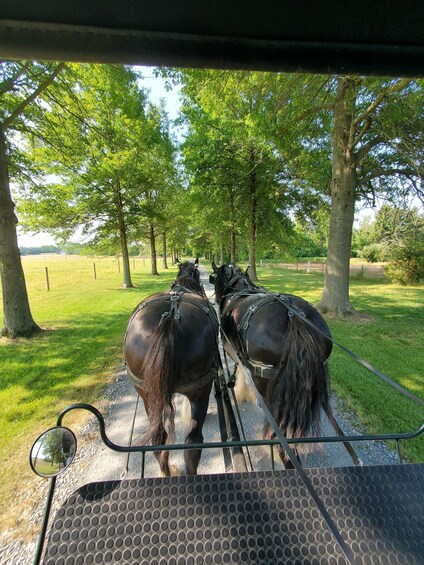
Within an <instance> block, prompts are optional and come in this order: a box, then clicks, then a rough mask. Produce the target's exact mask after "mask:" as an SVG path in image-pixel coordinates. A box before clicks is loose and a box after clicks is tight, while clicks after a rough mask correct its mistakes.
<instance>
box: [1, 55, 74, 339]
mask: <svg viewBox="0 0 424 565" xmlns="http://www.w3.org/2000/svg"><path fill="white" fill-rule="evenodd" d="M63 67H64V65H63V64H59V65H53V64H43V63H30V62H15V63H11V62H3V63H1V66H0V96H1V108H0V115H1V118H0V274H1V282H2V293H3V309H4V321H3V327H2V329H1V331H0V334H1V335H4V336H7V337H11V338H15V337H18V336H23V337H30V336H31V335H33V334H34V333H37V332H39V331H41V328H40V327H39V326H38V325H37V324H36V323H35V321H34V319H33V317H32V314H31V310H30V305H29V300H28V293H27V289H26V283H25V276H24V272H23V269H22V263H21V258H20V253H19V248H18V241H17V234H16V226H17V223H18V220H17V217H16V215H15V212H14V208H15V205H14V202H13V200H12V196H11V191H10V180H11V178H14V179H17V177H19V175H20V174H21V175H25V174H26V171H25V168H22V167H21V166H20V164H21V163H20V157H21V152H20V149H19V145H18V140H19V139H20V137H19V136H20V134H22V132H24V131H34V127H36V126H37V123H38V122H37V112H34V110H35V109H36V106H37V104H38V105H41V104H42V100H43V97H44V95H45V93H46V91H47V90H48V89H49V88H50V87H51V85H52V83H53V82H54V80H55V78H56V77H57V76H58V74H59V73H60V72H61V71H62V69H63Z"/></svg>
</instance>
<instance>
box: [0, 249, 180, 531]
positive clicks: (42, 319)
mask: <svg viewBox="0 0 424 565" xmlns="http://www.w3.org/2000/svg"><path fill="white" fill-rule="evenodd" d="M93 262H95V263H96V275H97V278H96V280H95V279H94V268H93ZM23 266H24V270H25V276H26V281H27V287H28V293H29V299H30V304H31V311H32V314H33V316H34V319H35V320H36V322H37V323H38V324H39V325H40V326H41V327H42V328H44V329H46V330H47V331H44V332H43V333H41V334H40V335H39V336H37V337H35V338H33V339H16V340H8V339H5V338H2V339H0V374H1V379H0V430H1V432H0V461H1V476H2V481H1V483H0V516H1V518H0V528H1V527H3V528H4V527H5V526H7V525H8V524H9V525H10V524H13V523H14V521H15V519H16V516H15V515H14V514H15V513H14V511H13V509H14V508H15V509H16V512H18V511H19V508H18V507H17V506H16V501H13V503H12V498H14V496H15V494H16V492H20V490H19V489H21V491H22V488H24V487H23V486H22V485H25V481H26V480H27V479H28V478H29V477H30V476H31V474H32V471H31V470H30V467H29V450H30V447H31V445H32V442H33V441H34V440H35V439H36V437H37V436H38V434H39V433H41V432H42V431H43V430H44V429H46V428H48V427H51V426H53V425H55V423H56V418H57V416H58V415H59V412H60V411H61V410H62V409H63V408H65V407H66V406H67V405H69V404H72V403H74V402H88V403H90V402H94V403H95V401H96V397H97V396H98V393H99V391H100V389H101V388H102V387H103V386H104V385H105V384H106V383H107V382H110V380H111V379H112V377H113V374H114V372H115V371H116V369H117V367H120V366H121V365H122V346H123V337H124V333H125V329H126V326H127V323H128V319H129V317H130V314H131V312H132V310H133V309H134V308H135V306H136V305H137V304H138V303H139V302H140V301H141V300H142V299H143V298H144V297H145V296H148V295H150V294H153V293H154V292H157V291H160V290H166V289H168V288H169V287H170V284H171V281H172V280H174V278H175V275H176V268H175V267H170V268H169V271H164V270H163V269H162V270H161V269H160V267H159V270H161V273H162V274H161V276H159V277H152V276H151V275H150V274H149V270H150V263H149V262H148V261H146V265H143V260H142V259H138V258H136V259H135V270H134V272H133V284H135V285H136V288H134V289H127V290H124V289H122V288H121V285H122V273H119V272H118V264H117V260H116V259H115V258H112V257H108V258H100V259H99V258H84V257H76V256H69V257H66V256H56V255H51V256H50V255H46V256H45V259H44V258H43V257H40V256H38V257H23ZM131 266H133V263H132V260H131ZM45 267H47V268H48V273H49V281H50V291H47V289H46V280H45ZM120 267H121V271H122V264H121V265H120ZM0 315H2V312H0ZM81 417H83V416H82V413H81V412H79V411H78V413H77V414H76V415H75V416H74V415H69V417H67V418H66V422H65V425H70V423H71V422H72V418H81ZM17 469H19V471H18V472H17ZM37 480H39V479H37ZM6 509H7V512H6ZM5 520H7V521H8V522H7V524H6V523H5Z"/></svg>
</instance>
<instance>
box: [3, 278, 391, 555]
mask: <svg viewBox="0 0 424 565" xmlns="http://www.w3.org/2000/svg"><path fill="white" fill-rule="evenodd" d="M201 274H202V283H203V284H204V286H205V289H206V290H207V292H208V293H209V294H210V295H211V294H212V292H213V289H212V288H211V285H209V282H208V280H207V273H206V271H205V270H204V269H202V268H201ZM182 405H183V397H181V396H180V395H177V396H176V409H177V418H176V428H177V438H176V442H177V443H183V441H184V435H185V433H186V430H187V424H186V423H185V422H184V421H183V417H182ZM97 406H98V407H101V411H102V413H103V414H104V417H105V421H106V432H107V434H108V436H109V438H110V439H111V440H112V441H113V442H115V443H117V444H120V445H129V443H130V430H131V425H132V422H133V418H134V413H135V410H136V407H137V411H136V419H135V427H134V437H133V443H135V444H136V443H137V438H140V437H141V436H142V434H143V432H144V431H145V429H146V428H147V419H146V414H145V411H144V406H143V405H142V402H137V395H136V393H135V390H134V388H133V386H132V384H131V383H130V382H129V381H128V379H127V377H126V375H125V369H124V367H123V366H122V367H120V368H118V369H117V372H116V375H115V378H114V381H113V382H112V383H111V384H110V385H108V386H107V387H106V388H105V390H104V391H103V394H102V396H101V398H99V400H98V403H97ZM332 406H333V410H334V412H335V416H336V419H337V421H338V422H339V425H340V427H341V428H342V429H343V431H344V432H345V434H347V435H355V434H360V433H366V431H367V430H365V429H364V428H363V427H362V426H361V425H360V424H359V423H358V421H357V418H356V416H355V414H354V413H352V412H349V411H346V410H345V409H344V408H343V406H342V403H341V402H340V401H339V400H338V399H337V398H335V397H334V396H333V397H332ZM240 412H241V414H242V419H243V422H244V425H245V433H246V437H247V438H249V439H258V438H259V437H260V430H261V427H262V421H263V415H262V413H261V410H260V408H259V407H258V406H256V405H255V404H252V403H247V402H246V403H242V404H241V405H240ZM64 425H65V426H66V417H65V421H64ZM74 431H75V432H76V435H77V440H78V454H77V458H76V461H75V462H74V463H73V465H72V466H71V467H70V468H69V469H68V470H67V471H66V472H65V473H64V474H63V475H61V476H60V477H58V488H57V491H56V492H57V496H56V499H55V506H54V510H53V514H54V513H55V512H56V511H57V509H58V508H59V507H60V505H61V504H62V502H63V501H64V500H65V499H66V498H67V497H68V496H69V495H70V494H71V493H72V492H74V491H75V490H76V489H77V488H79V487H80V486H81V485H83V484H85V483H87V482H93V481H100V480H108V479H117V478H118V479H119V478H123V476H125V477H126V478H133V477H134V478H137V477H139V476H140V469H141V457H140V456H138V455H137V454H134V455H131V457H130V459H129V462H128V465H127V457H126V455H125V454H119V453H115V452H111V451H110V450H109V449H108V448H106V447H105V446H104V445H103V443H102V442H101V440H100V438H99V434H98V426H97V420H96V419H95V418H94V416H90V418H89V420H88V421H87V423H86V424H85V425H84V426H82V427H81V429H78V430H75V429H74ZM324 434H325V435H335V434H334V431H332V429H331V428H329V427H328V426H327V425H326V426H325V429H324ZM204 438H205V442H211V441H219V440H220V438H219V426H218V422H217V408H216V402H215V398H214V396H213V394H211V399H210V406H209V410H208V415H207V417H206V421H205V426H204ZM355 449H356V452H357V454H358V456H359V458H360V459H361V461H362V463H363V464H365V465H377V464H378V465H379V464H396V463H398V459H397V455H396V453H395V452H393V451H390V450H388V449H387V447H386V446H385V445H384V444H383V443H381V442H367V444H365V443H359V444H357V445H355ZM250 457H251V459H252V463H253V467H254V469H255V470H265V469H269V468H270V458H269V452H266V451H264V449H263V448H256V449H253V450H251V451H250ZM171 460H172V462H173V464H174V465H176V466H177V467H178V468H179V469H180V470H182V469H183V467H184V465H183V457H182V454H178V453H173V454H172V455H171ZM351 464H352V461H351V459H350V456H348V455H347V453H346V450H345V449H344V448H343V447H342V445H341V444H340V445H339V444H329V445H328V446H326V447H325V448H323V449H322V450H319V451H318V452H316V453H313V454H311V455H309V456H308V457H307V458H306V459H305V460H304V466H307V467H315V466H332V467H338V466H345V465H351ZM126 467H128V469H127V471H125V470H126ZM276 468H282V466H281V464H280V463H279V462H278V461H277V460H276ZM224 471H225V469H224V462H223V458H222V451H221V450H212V449H204V450H203V454H202V459H201V462H200V465H199V470H198V472H199V474H204V473H211V472H213V473H221V472H224ZM158 475H159V467H158V465H157V463H156V460H155V458H154V457H153V456H152V455H151V454H149V455H148V456H147V457H146V468H145V476H147V477H149V476H150V477H152V476H158ZM46 492H47V481H45V480H42V479H38V477H35V479H34V482H33V483H32V484H31V485H29V492H26V493H23V495H22V496H25V497H27V499H28V500H30V501H31V502H30V503H28V513H27V516H23V517H22V524H25V523H26V524H41V517H42V514H43V510H44V500H45V494H46ZM36 543H37V540H36V539H34V540H33V541H31V542H30V543H23V542H22V541H21V540H20V532H19V531H6V532H2V533H1V534H0V563H2V564H3V563H5V564H6V563H7V564H11V565H29V564H30V563H32V559H33V555H34V553H35V548H36Z"/></svg>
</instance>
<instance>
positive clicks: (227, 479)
mask: <svg viewBox="0 0 424 565" xmlns="http://www.w3.org/2000/svg"><path fill="white" fill-rule="evenodd" d="M305 471H306V473H307V475H308V476H309V478H310V479H311V481H312V484H313V486H314V488H315V489H316V491H317V492H318V494H319V496H320V498H321V500H322V501H323V502H324V504H325V506H326V508H327V510H328V511H329V513H330V515H331V517H332V519H333V520H334V522H335V523H336V525H337V527H338V529H339V530H340V532H341V533H342V535H343V538H344V539H345V541H346V542H347V544H348V545H349V546H350V548H351V549H352V551H353V553H354V555H355V558H356V559H357V561H358V563H365V564H368V563H369V564H378V565H380V564H396V565H397V564H405V565H415V564H417V565H421V564H423V563H424V489H423V485H424V464H422V465H421V464H420V465H395V466H375V467H344V468H337V469H307V470H305ZM345 562H346V560H345V558H344V556H343V553H342V551H341V549H340V547H339V546H338V544H337V541H336V540H335V539H334V537H333V535H332V533H331V531H330V530H329V528H328V527H327V525H326V523H325V522H324V520H323V518H322V517H321V515H320V513H319V511H318V509H317V507H316V505H315V503H314V502H313V500H312V498H311V497H310V495H309V493H308V492H307V490H306V488H305V487H304V485H303V483H302V481H301V479H300V478H299V477H298V475H297V473H296V471H295V470H289V471H267V472H255V473H236V474H226V475H203V476H197V477H170V478H153V479H140V480H130V481H108V482H102V483H91V484H89V485H86V486H84V487H82V488H80V489H79V490H78V491H77V492H76V493H74V494H73V495H72V496H71V497H70V498H69V499H68V500H67V501H66V502H65V504H64V505H63V506H62V508H61V509H60V510H59V511H58V513H57V515H56V518H55V521H54V524H53V526H52V530H51V533H50V539H49V542H48V546H47V550H46V555H45V560H44V563H45V564H46V565H53V564H54V565H65V564H66V565H70V564H82V563H84V564H85V563H87V564H88V563H113V564H118V563H119V564H121V563H132V564H136V563H137V564H143V565H183V564H184V565H186V564H187V565H207V564H210V565H212V564H221V563H229V564H237V563H251V564H255V565H256V564H264V565H265V564H266V565H271V564H280V563H281V564H283V563H284V564H285V565H289V564H311V565H312V564H320V565H321V564H322V565H323V564H328V565H330V564H342V563H345Z"/></svg>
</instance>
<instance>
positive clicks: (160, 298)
mask: <svg viewBox="0 0 424 565" xmlns="http://www.w3.org/2000/svg"><path fill="white" fill-rule="evenodd" d="M124 355H125V360H126V365H127V370H128V375H129V377H130V379H131V380H132V381H133V383H134V386H135V388H136V390H137V392H138V393H139V394H140V396H141V398H142V399H143V401H144V405H145V408H146V413H147V416H148V418H149V423H150V425H149V430H148V432H147V433H146V435H145V436H144V437H143V439H142V443H143V444H148V443H151V444H152V445H165V444H167V443H168V444H169V443H172V442H173V441H174V435H175V423H174V416H175V408H174V405H173V400H172V399H173V394H174V393H175V392H178V393H181V394H183V395H185V396H186V397H187V398H188V400H189V402H190V406H191V422H190V429H189V432H188V434H187V436H186V439H185V442H186V443H202V442H203V435H202V427H203V423H204V420H205V417H206V412H207V408H208V402H209V394H210V391H211V387H212V382H213V379H214V377H215V375H216V374H217V370H218V367H219V352H218V319H217V316H216V313H215V311H214V309H213V308H212V306H211V305H210V304H209V302H208V300H207V299H206V298H205V296H204V293H203V287H202V286H201V285H200V282H199V273H198V270H197V264H196V265H194V264H193V263H190V264H180V265H179V274H178V277H177V279H176V281H175V282H174V284H173V285H172V287H171V290H170V291H169V292H162V293H158V294H155V295H152V296H150V297H148V298H146V299H145V300H143V301H142V302H141V303H140V304H139V305H138V306H137V308H136V309H135V311H134V312H133V314H132V316H131V318H130V321H129V323H128V328H127V332H126V335H125V342H124ZM156 455H157V459H158V462H159V465H160V468H161V471H162V473H163V474H164V475H165V476H169V475H170V474H171V469H170V465H169V451H161V452H160V453H157V454H156ZM200 456H201V450H198V449H197V450H185V452H184V460H185V466H186V472H187V474H196V472H197V467H198V464H199V461H200Z"/></svg>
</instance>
